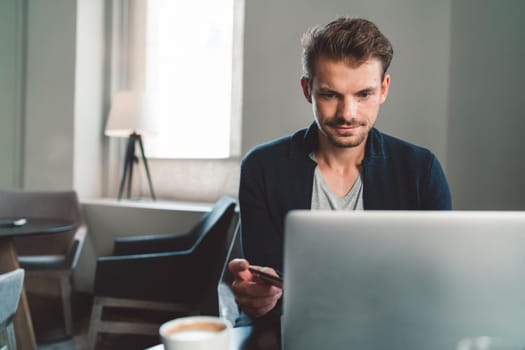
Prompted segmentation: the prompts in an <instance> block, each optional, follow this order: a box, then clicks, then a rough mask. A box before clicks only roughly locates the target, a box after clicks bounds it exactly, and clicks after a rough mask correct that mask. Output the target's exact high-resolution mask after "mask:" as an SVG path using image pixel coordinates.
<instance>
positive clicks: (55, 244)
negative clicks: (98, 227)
mask: <svg viewBox="0 0 525 350" xmlns="http://www.w3.org/2000/svg"><path fill="white" fill-rule="evenodd" d="M0 217H34V218H53V219H66V220H70V221H71V222H73V223H75V224H76V227H75V229H73V230H71V231H69V232H65V233H57V234H49V235H41V236H27V237H19V238H15V239H14V245H15V248H16V251H17V255H18V262H19V264H20V267H21V268H23V269H24V270H25V271H26V274H27V279H28V280H30V279H31V278H32V277H35V278H37V277H44V278H47V279H53V280H58V282H59V285H60V295H61V299H62V307H63V317H64V325H65V334H66V336H71V335H72V334H73V315H72V310H71V290H72V281H71V277H72V274H73V272H74V270H75V268H76V265H77V263H78V259H79V257H80V253H81V251H82V247H83V244H84V241H85V237H86V234H87V227H86V224H85V222H84V219H83V217H82V215H81V212H80V205H79V202H78V198H77V194H76V192H75V191H48V192H31V191H0ZM26 290H28V288H27V284H26Z"/></svg>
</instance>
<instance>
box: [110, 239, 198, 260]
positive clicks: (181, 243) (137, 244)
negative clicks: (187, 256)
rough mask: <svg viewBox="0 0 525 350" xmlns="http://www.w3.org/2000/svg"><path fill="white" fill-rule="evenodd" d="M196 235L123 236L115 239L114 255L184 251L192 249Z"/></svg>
mask: <svg viewBox="0 0 525 350" xmlns="http://www.w3.org/2000/svg"><path fill="white" fill-rule="evenodd" d="M194 241H195V237H193V235H190V234H158V235H146V236H135V237H121V238H117V239H116V240H115V243H114V245H113V255H131V254H148V253H162V252H172V251H182V250H187V249H190V248H191V247H192V245H193V243H194Z"/></svg>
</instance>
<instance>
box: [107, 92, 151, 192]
mask: <svg viewBox="0 0 525 350" xmlns="http://www.w3.org/2000/svg"><path fill="white" fill-rule="evenodd" d="M146 116H147V109H146V104H145V100H144V95H142V94H137V93H133V92H131V91H120V92H118V93H117V94H116V95H115V96H114V97H113V99H112V101H111V110H110V112H109V116H108V122H107V124H106V130H105V134H106V136H116V137H127V138H128V143H127V146H126V154H125V157H124V164H123V167H122V173H121V177H120V185H119V192H118V199H119V200H121V199H122V194H123V192H124V187H125V184H126V181H127V198H128V199H129V198H130V197H131V184H132V180H133V166H134V164H135V163H136V162H137V161H138V157H137V156H136V149H137V146H139V148H140V155H141V156H142V163H143V164H144V167H145V169H146V176H147V179H148V185H149V190H150V193H151V198H152V199H153V200H155V199H156V198H155V192H154V191H153V184H152V182H151V175H150V172H149V167H148V161H147V159H146V156H145V154H144V145H143V143H142V135H144V134H153V133H152V132H151V131H148V128H147V126H146V125H147V124H146Z"/></svg>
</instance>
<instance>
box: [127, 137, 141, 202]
mask: <svg viewBox="0 0 525 350" xmlns="http://www.w3.org/2000/svg"><path fill="white" fill-rule="evenodd" d="M139 137H140V136H139V135H137V134H135V133H133V134H131V135H130V136H129V141H130V143H131V147H130V153H129V154H128V155H129V159H128V175H129V176H128V199H130V198H131V184H132V182H133V166H134V165H135V144H136V142H137V138H139Z"/></svg>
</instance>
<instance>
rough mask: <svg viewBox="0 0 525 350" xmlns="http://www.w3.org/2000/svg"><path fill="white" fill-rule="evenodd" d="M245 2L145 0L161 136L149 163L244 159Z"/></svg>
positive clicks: (155, 120)
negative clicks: (242, 99) (241, 141)
mask: <svg viewBox="0 0 525 350" xmlns="http://www.w3.org/2000/svg"><path fill="white" fill-rule="evenodd" d="M242 12H243V9H241V8H240V0H220V1H219V0H198V1H187V0H186V1H185V0H148V1H146V2H145V14H146V17H145V22H144V23H145V25H144V28H145V29H144V31H145V33H144V53H143V55H144V65H143V67H144V68H143V69H144V73H143V74H144V76H143V83H144V87H145V89H146V91H147V92H148V94H149V96H150V98H151V100H150V101H151V102H152V106H153V113H152V117H151V120H150V124H151V125H152V126H153V128H154V129H155V131H157V135H156V136H151V137H146V138H145V139H144V142H145V150H146V153H147V156H148V157H150V158H193V159H199V158H210V159H211V158H228V157H231V156H235V155H238V154H239V153H240V113H241V98H240V97H241V96H240V92H241V82H242V79H241V76H240V75H241V72H242V52H241V51H242V50H241V44H242V40H241V38H242V35H241V34H242V27H243V24H242V23H239V22H242V21H240V18H242Z"/></svg>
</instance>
